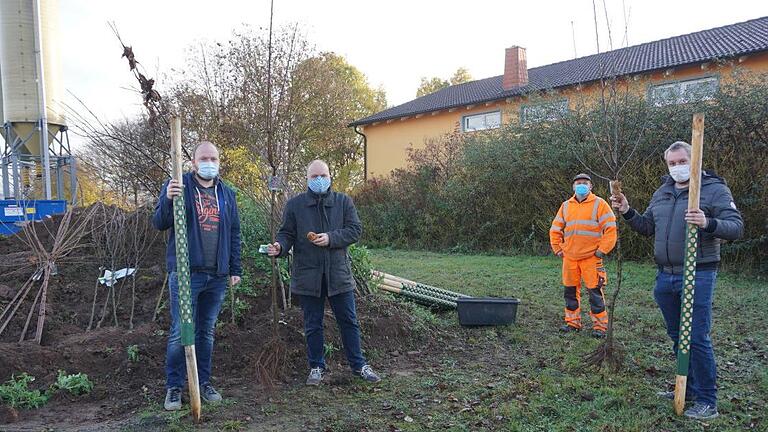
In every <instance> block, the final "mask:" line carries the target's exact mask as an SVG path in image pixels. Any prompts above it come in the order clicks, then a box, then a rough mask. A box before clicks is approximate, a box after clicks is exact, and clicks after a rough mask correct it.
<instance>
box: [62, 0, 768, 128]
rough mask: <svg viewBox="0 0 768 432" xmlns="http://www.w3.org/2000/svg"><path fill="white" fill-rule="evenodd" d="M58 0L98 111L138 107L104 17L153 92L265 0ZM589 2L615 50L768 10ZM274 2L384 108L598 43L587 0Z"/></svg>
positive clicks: (70, 50)
mask: <svg viewBox="0 0 768 432" xmlns="http://www.w3.org/2000/svg"><path fill="white" fill-rule="evenodd" d="M59 1H60V25H61V33H62V34H61V37H62V39H61V41H62V47H63V53H62V61H63V74H64V76H63V82H64V86H65V89H66V91H67V92H69V93H71V94H74V95H76V96H77V97H78V98H80V99H82V100H83V101H84V102H85V104H86V105H87V106H88V107H89V108H90V109H91V110H93V111H94V112H95V113H96V114H97V115H99V116H100V117H102V118H103V119H106V120H110V119H116V118H119V117H122V116H130V115H132V114H133V113H135V112H138V111H139V110H141V109H142V107H141V105H140V98H139V96H138V95H137V94H136V93H135V87H136V86H135V82H134V79H133V77H132V75H131V74H130V73H129V72H128V70H127V65H126V62H125V60H124V59H121V58H120V54H121V48H120V46H119V44H118V42H117V39H116V38H115V36H114V35H113V34H112V31H111V29H110V28H109V26H108V24H107V23H108V22H114V23H115V25H116V27H117V29H118V30H119V32H120V34H121V36H122V38H123V40H124V41H125V42H126V44H127V45H131V46H133V49H134V52H135V53H136V56H137V58H138V59H139V60H140V61H141V62H142V63H143V64H144V67H145V68H146V69H147V71H148V72H149V73H148V75H150V76H154V77H157V78H159V79H158V88H159V89H160V91H162V88H163V79H162V77H163V74H164V73H172V68H180V67H183V65H184V62H185V58H186V52H187V48H189V47H190V46H194V45H195V44H199V43H200V41H206V40H207V41H226V40H228V39H229V38H230V37H231V35H232V32H233V30H235V29H238V28H242V26H244V25H249V26H252V27H257V28H258V27H267V26H268V23H269V1H268V0H217V1H202V0H152V1H149V0H121V1H116V0H98V1H97V0H59ZM595 4H596V6H597V15H598V32H599V37H600V50H601V51H606V50H607V49H609V45H610V44H609V40H608V31H607V26H606V12H605V10H604V5H605V8H607V17H608V22H609V23H610V28H611V39H612V46H613V47H614V48H619V47H622V46H627V45H637V44H640V43H643V42H649V41H654V40H658V39H663V38H667V37H671V36H676V35H681V34H686V33H690V32H694V31H698V30H704V29H708V28H712V27H717V26H722V25H727V24H732V23H735V22H740V21H745V20H749V19H753V18H758V17H761V16H766V15H768V2H766V1H749V0H731V1H729V2H728V3H727V7H726V3H724V2H720V1H718V2H716V1H709V0H706V1H702V0H699V1H691V0H674V1H673V0H644V1H640V0H596V1H595ZM274 8H275V10H274V22H275V25H276V26H279V25H288V24H294V23H295V24H298V26H299V28H300V29H301V31H302V32H303V33H304V34H305V35H306V37H307V39H308V40H309V41H310V42H311V43H312V44H313V45H314V47H315V49H316V50H317V51H333V52H336V53H338V54H341V55H343V56H345V57H346V59H347V61H348V62H349V63H350V64H352V65H354V66H355V67H357V68H358V69H359V70H360V71H362V72H363V73H364V74H365V75H366V76H367V77H368V80H369V83H370V84H371V85H372V86H374V87H382V88H383V89H384V90H385V91H386V95H387V102H388V104H389V105H390V106H394V105H398V104H401V103H404V102H407V101H409V100H411V99H413V98H415V94H416V89H417V88H418V86H419V82H420V79H421V77H432V76H439V77H442V78H448V77H450V76H451V75H452V74H453V72H454V71H455V70H456V69H457V68H459V67H465V68H467V69H468V70H469V72H470V73H471V75H472V77H473V78H474V79H481V78H487V77H490V76H495V75H501V74H502V73H503V68H504V49H505V48H506V47H509V46H513V45H519V46H522V47H525V48H526V49H527V55H528V67H529V68H531V67H536V66H541V65H546V64H550V63H555V62H558V61H563V60H568V59H572V58H574V57H575V56H578V57H581V56H585V55H590V54H594V53H595V52H596V51H597V46H596V40H595V24H594V16H593V1H592V0H561V1H551V0H539V1H535V2H527V1H526V2H523V1H513V0H504V1H485V0H474V1H471V2H460V1H445V0H443V1H432V0H420V1H415V0H409V1H402V0H387V1H376V2H374V1H365V0H357V1H344V0H323V1H319V0H275V2H274ZM625 17H626V18H625ZM625 30H626V31H625ZM131 89H134V90H131ZM68 102H70V103H71V102H72V99H71V97H70V100H68ZM73 126H75V127H76V125H73Z"/></svg>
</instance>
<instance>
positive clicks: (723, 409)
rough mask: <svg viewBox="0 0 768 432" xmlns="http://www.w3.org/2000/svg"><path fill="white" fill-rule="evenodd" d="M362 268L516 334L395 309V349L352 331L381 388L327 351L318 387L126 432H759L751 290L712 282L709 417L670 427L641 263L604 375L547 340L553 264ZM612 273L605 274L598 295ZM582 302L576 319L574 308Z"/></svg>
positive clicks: (761, 371)
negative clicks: (438, 293) (461, 302)
mask: <svg viewBox="0 0 768 432" xmlns="http://www.w3.org/2000/svg"><path fill="white" fill-rule="evenodd" d="M372 260H373V264H374V267H375V268H376V269H378V270H382V271H385V272H388V273H392V274H395V275H398V276H402V277H406V278H409V279H413V280H416V281H419V282H423V283H427V284H430V285H435V286H439V287H443V288H446V289H450V290H453V291H460V292H464V293H466V294H470V295H475V296H486V295H492V296H510V297H517V298H520V299H521V301H522V303H521V305H520V307H519V309H518V316H517V324H516V325H512V326H506V327H487V328H462V327H461V326H460V325H459V323H458V320H457V317H456V312H455V311H443V312H439V311H434V312H433V311H431V310H429V309H426V308H423V307H421V306H417V305H414V304H411V303H408V302H405V301H404V302H405V303H406V304H407V305H408V310H409V311H410V313H412V314H413V315H414V316H416V317H417V318H418V319H417V320H416V321H414V322H413V323H412V324H411V327H412V328H411V329H410V331H411V334H405V335H403V336H402V337H403V340H404V341H405V342H406V346H408V347H409V348H407V351H405V352H399V351H390V352H388V350H386V349H382V348H381V347H377V346H375V344H370V345H369V344H367V343H366V340H371V339H373V337H372V335H367V334H363V345H364V348H365V353H366V356H367V357H368V359H369V360H371V362H372V364H373V365H374V367H375V368H376V369H377V370H378V371H379V372H380V373H381V374H382V375H383V377H384V381H383V382H382V383H380V384H379V385H375V386H372V385H366V384H363V383H361V381H359V380H356V379H354V378H352V377H351V376H350V374H349V373H348V372H347V370H346V365H344V363H343V361H342V358H343V354H342V352H341V351H340V350H338V348H336V349H335V350H333V353H332V354H331V355H330V357H329V361H330V362H329V364H333V367H332V369H331V372H330V374H329V377H328V378H327V379H326V380H325V381H324V383H323V385H321V386H319V387H316V388H308V387H306V386H304V385H303V376H304V375H303V374H304V373H305V372H304V371H301V374H302V375H301V377H299V378H298V379H296V380H295V381H293V383H292V384H290V385H288V386H287V387H284V388H281V389H279V390H277V391H275V392H273V393H270V394H267V395H255V394H253V393H249V391H243V392H241V393H239V394H238V393H236V390H237V389H236V388H234V387H233V386H232V385H230V386H229V387H227V388H225V389H224V390H225V393H226V397H227V398H228V399H227V403H226V404H225V405H224V406H221V407H219V408H217V409H211V408H206V416H207V418H208V419H209V422H208V423H207V424H206V425H204V426H202V427H197V428H196V427H195V426H193V425H192V424H191V422H190V420H189V417H188V416H186V412H182V413H179V414H166V413H163V412H162V408H161V407H159V406H158V405H157V404H152V406H151V407H148V409H147V411H146V412H144V413H143V414H141V415H140V416H139V417H141V418H143V419H144V420H141V419H139V420H140V421H138V424H137V425H136V427H133V428H131V427H128V428H127V430H142V431H145V430H201V429H205V430H230V431H235V430H259V431H281V432H282V431H324V432H325V431H334V432H341V431H350V432H352V431H366V432H373V431H376V432H378V431H390V432H394V431H427V430H439V431H622V432H631V431H654V432H656V431H675V432H683V431H742V430H760V431H766V430H768V408H766V406H768V332H767V331H766V329H768V318H766V314H765V312H764V307H765V302H766V301H767V300H768V283H766V280H765V279H757V278H746V277H740V276H738V275H735V274H721V276H720V278H719V280H718V285H717V289H716V295H715V307H714V326H713V332H712V338H713V340H714V344H715V354H716V357H717V361H718V372H719V386H720V391H719V409H720V414H721V415H720V417H719V418H718V419H715V420H713V421H711V422H706V423H703V422H697V421H692V420H688V419H685V418H683V417H677V416H675V415H674V414H673V412H672V404H671V402H669V401H665V400H660V399H659V398H658V397H657V396H656V392H657V391H659V390H664V389H671V388H672V384H673V382H674V374H675V358H674V356H673V354H672V352H671V343H670V341H669V340H668V339H667V336H666V334H665V331H664V327H663V323H662V318H661V315H660V313H659V311H658V310H657V308H656V305H655V303H654V301H653V298H652V295H651V290H652V284H653V280H654V276H655V268H654V267H653V266H651V265H647V264H635V263H630V264H628V265H627V266H626V267H625V270H626V273H625V279H624V280H625V285H624V287H623V290H622V291H623V293H622V294H623V295H622V296H621V298H620V300H619V302H620V304H619V307H618V308H617V310H616V327H617V339H618V341H620V343H622V344H623V345H624V347H625V349H626V353H627V356H626V358H625V361H624V367H623V369H622V370H620V371H619V372H616V373H614V372H610V371H607V370H602V371H595V370H590V369H589V368H587V367H585V365H584V362H583V361H582V358H583V357H584V356H585V355H587V354H588V353H590V352H591V351H592V350H593V349H594V348H595V347H596V346H597V344H598V341H597V340H595V339H592V338H590V337H589V332H588V331H586V332H584V331H583V332H581V333H580V334H571V335H562V334H560V333H559V332H558V331H557V329H558V327H559V326H560V325H561V322H562V313H563V294H562V288H561V286H560V282H559V281H560V269H559V265H560V260H559V259H557V258H554V257H529V256H505V257H502V256H469V255H447V254H436V253H427V252H412V251H391V250H374V251H372ZM609 264H610V263H609ZM609 267H610V265H609ZM614 276H615V273H613V270H612V269H611V270H610V272H609V285H608V293H609V294H610V293H611V292H612V291H613V285H612V284H611V282H612V281H611V279H612V278H613V277H614ZM373 295H374V296H381V297H390V296H391V294H389V293H386V292H377V293H375V294H373ZM375 298H376V297H374V299H375ZM390 298H393V297H390ZM376 301H378V300H376ZM378 302H379V303H381V304H383V305H384V306H383V307H388V308H391V307H392V305H391V303H389V302H381V301H378ZM583 304H584V306H585V309H587V308H588V302H587V300H586V297H584V299H583ZM584 312H585V313H584V316H583V319H584V320H586V321H585V322H586V323H588V320H589V317H588V315H587V314H586V310H585V311H584ZM587 327H588V326H587ZM369 328H370V327H369ZM327 342H328V344H329V346H334V345H335V346H336V347H338V346H339V341H337V340H327ZM249 373H250V371H249V370H247V369H244V370H243V379H245V380H249V379H251V378H250V377H249V375H248V374H249Z"/></svg>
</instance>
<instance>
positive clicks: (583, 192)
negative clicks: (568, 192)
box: [573, 184, 589, 197]
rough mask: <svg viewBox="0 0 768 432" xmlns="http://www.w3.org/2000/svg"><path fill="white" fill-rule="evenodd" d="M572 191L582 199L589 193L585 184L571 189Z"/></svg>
mask: <svg viewBox="0 0 768 432" xmlns="http://www.w3.org/2000/svg"><path fill="white" fill-rule="evenodd" d="M573 191H574V192H576V195H578V196H580V197H583V196H586V195H587V194H588V193H589V186H588V185H585V184H577V185H576V186H574V187H573Z"/></svg>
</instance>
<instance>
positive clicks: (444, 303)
mask: <svg viewBox="0 0 768 432" xmlns="http://www.w3.org/2000/svg"><path fill="white" fill-rule="evenodd" d="M372 273H373V278H374V280H377V281H378V284H379V288H380V289H381V290H383V291H387V292H391V293H393V294H397V295H401V296H403V297H406V298H408V299H410V300H413V301H415V302H417V303H420V304H423V305H426V306H436V307H441V308H447V309H456V301H457V300H458V299H460V298H469V296H468V295H465V294H461V293H457V292H453V291H448V290H444V289H442V288H437V287H433V286H430V285H424V284H420V283H418V282H414V281H411V280H408V279H403V278H401V277H397V276H393V275H391V274H388V273H383V272H379V271H375V270H374V271H373V272H372Z"/></svg>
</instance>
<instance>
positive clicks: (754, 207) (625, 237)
mask: <svg viewBox="0 0 768 432" xmlns="http://www.w3.org/2000/svg"><path fill="white" fill-rule="evenodd" d="M735 78H736V79H735V80H734V81H733V82H728V83H724V84H722V86H721V89H720V93H719V95H718V97H717V98H716V100H715V101H709V102H704V103H698V104H686V105H668V106H664V107H655V106H653V105H651V104H648V103H646V102H644V101H642V100H641V99H639V98H632V97H627V98H626V99H624V100H622V101H620V103H618V104H617V106H616V110H617V111H616V112H618V113H619V115H618V116H617V118H618V119H619V122H620V124H618V126H617V127H618V129H619V130H620V131H621V132H622V133H625V134H626V130H629V129H630V128H633V127H634V128H635V129H636V130H637V134H636V136H637V137H638V146H637V149H636V152H635V153H634V154H633V157H632V158H631V159H629V160H630V162H631V163H629V164H628V166H627V167H626V168H625V170H624V171H623V174H622V176H621V177H622V178H621V180H622V181H623V188H624V190H625V191H626V192H627V196H628V198H629V200H630V203H631V205H632V206H633V207H634V208H636V209H638V210H640V211H642V210H644V209H645V207H646V206H647V204H648V202H649V200H650V197H651V195H652V193H653V191H654V190H655V189H656V188H657V187H658V186H659V185H660V180H659V179H660V177H661V176H662V175H665V174H666V169H665V166H664V164H663V162H662V153H663V150H664V149H665V148H666V147H667V146H668V145H669V144H670V143H672V142H673V141H676V140H683V141H690V137H691V116H692V113H694V112H704V114H705V132H704V142H705V151H704V161H703V168H704V169H705V170H709V171H713V172H715V173H717V174H718V175H720V176H722V177H724V178H725V179H726V181H727V182H728V185H729V187H730V188H731V191H732V192H733V194H734V198H735V201H736V203H737V205H738V206H739V209H740V210H741V212H742V215H743V217H744V221H745V228H746V231H745V235H744V238H743V239H742V240H740V241H736V242H730V243H726V244H724V246H723V248H722V255H723V261H724V263H725V264H726V265H728V263H731V265H738V266H739V268H740V269H746V268H752V269H756V270H758V271H761V272H768V235H767V234H766V231H767V230H768V175H766V173H768V81H766V80H765V79H762V78H764V77H756V78H754V79H746V78H741V77H738V76H736V77H735ZM604 116H605V112H604V111H601V110H600V109H599V107H597V108H595V107H594V106H588V105H584V106H577V107H574V111H573V112H571V113H569V115H568V116H567V117H566V118H564V119H561V120H559V121H553V122H542V123H534V124H530V125H525V126H521V125H518V124H510V125H505V126H504V127H502V128H501V129H498V130H494V131H490V132H483V133H473V134H464V135H461V136H457V135H449V136H447V137H445V138H444V139H443V140H438V141H434V142H429V143H427V145H426V148H425V149H424V150H418V151H413V152H412V153H411V154H410V155H409V165H408V167H407V168H406V169H400V170H396V171H394V172H393V173H392V175H391V176H390V177H388V178H386V179H375V180H372V181H370V182H368V183H367V184H366V185H364V186H363V187H361V188H360V189H359V190H358V191H357V192H356V194H355V202H356V203H357V206H358V209H359V212H360V217H361V220H362V221H363V227H364V229H363V242H364V243H365V244H367V245H370V246H374V247H381V246H391V247H406V248H418V249H435V250H448V251H481V252H495V253H518V252H523V253H534V254H546V253H549V238H548V231H549V227H550V224H551V221H552V219H553V217H554V214H555V212H556V211H557V209H558V207H559V205H560V203H561V202H563V201H564V200H566V199H568V198H569V197H570V196H571V195H572V190H571V179H572V178H573V175H574V174H576V173H578V172H582V171H587V169H586V168H585V165H586V166H588V167H590V168H593V169H594V170H595V171H597V172H598V173H600V172H602V173H603V175H604V176H606V177H608V176H610V175H611V174H606V171H607V170H606V169H605V164H604V160H603V159H602V158H601V155H600V154H599V152H598V151H596V149H595V147H594V142H595V141H597V140H598V139H597V138H596V137H595V136H594V126H595V125H596V124H600V122H602V124H604V123H606V121H605V118H604ZM619 122H617V123H619ZM590 127H592V129H590ZM633 136H634V135H633ZM593 179H594V180H595V181H594V183H595V187H594V189H595V192H596V193H597V194H598V195H600V196H602V197H607V196H608V195H609V192H608V184H607V181H605V180H601V179H599V178H598V177H597V176H595V175H593ZM622 226H623V227H626V225H624V224H620V228H621V227H622ZM620 231H621V238H622V248H623V251H624V253H625V256H627V257H629V258H631V259H649V258H650V257H651V256H652V251H653V246H652V243H651V240H650V239H648V238H644V237H640V236H639V235H637V234H635V233H634V232H632V231H631V230H629V229H627V228H625V229H621V230H620Z"/></svg>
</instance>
